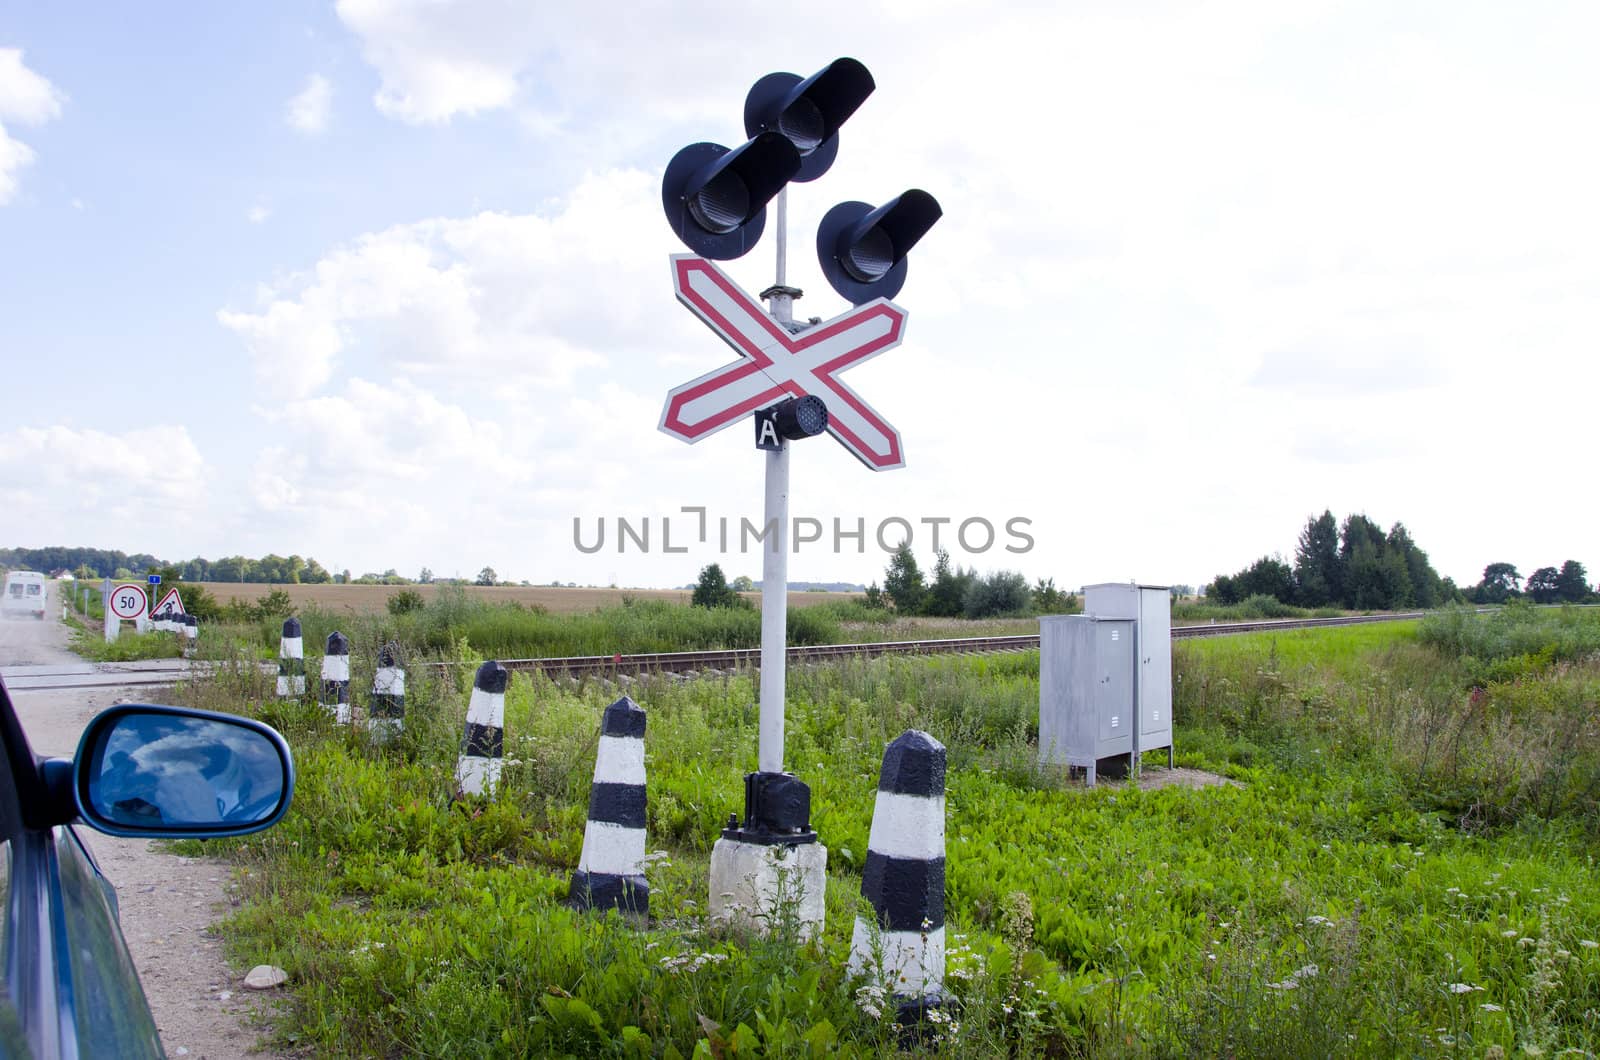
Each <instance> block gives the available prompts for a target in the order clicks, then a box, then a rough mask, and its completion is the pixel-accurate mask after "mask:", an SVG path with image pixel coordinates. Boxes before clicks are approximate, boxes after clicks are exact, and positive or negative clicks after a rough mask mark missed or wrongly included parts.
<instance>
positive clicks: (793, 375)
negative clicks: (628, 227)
mask: <svg viewBox="0 0 1600 1060" xmlns="http://www.w3.org/2000/svg"><path fill="white" fill-rule="evenodd" d="M672 279H673V284H674V286H675V288H676V290H677V294H678V301H680V302H682V303H683V304H684V305H685V306H687V307H688V309H689V311H690V312H691V313H693V314H694V315H695V316H697V317H699V318H700V319H701V320H703V321H705V323H706V326H707V327H709V328H711V330H712V331H715V332H716V333H717V334H718V335H720V336H722V338H723V340H724V341H725V342H727V344H728V345H730V346H732V347H733V349H734V352H736V353H738V354H739V359H738V360H736V361H734V362H733V363H732V364H727V365H724V366H722V367H721V368H718V369H717V370H716V371H713V372H708V373H706V374H705V375H703V376H701V377H700V378H698V379H695V380H692V381H690V382H688V383H685V384H683V385H682V386H679V387H675V388H673V389H672V390H671V391H669V392H668V393H667V403H666V406H665V407H664V408H663V409H662V410H661V423H660V427H661V430H663V431H665V432H666V433H667V434H670V435H672V436H673V437H675V438H681V439H683V440H684V441H686V442H698V441H700V440H701V439H702V438H708V437H710V436H711V435H713V434H715V433H717V432H718V431H720V430H722V429H723V428H724V427H727V426H729V425H731V424H733V423H735V422H738V421H740V420H741V419H743V418H744V417H745V416H748V415H750V414H751V413H752V412H755V411H756V410H758V409H763V408H766V407H768V406H770V405H774V404H776V403H777V402H779V401H782V400H784V399H785V398H788V397H806V396H812V397H817V398H820V399H821V400H822V401H823V402H824V403H825V404H826V405H827V407H828V428H827V429H828V433H829V434H831V435H833V436H834V438H836V439H838V441H839V444H841V445H843V446H844V447H845V448H846V449H848V450H850V452H852V453H854V454H855V455H856V458H857V459H859V460H860V461H861V462H862V463H863V464H865V465H867V466H868V467H869V468H871V469H872V470H874V471H889V470H891V469H893V468H897V467H904V466H905V456H904V454H903V453H902V451H901V448H900V432H899V431H897V430H895V428H894V427H893V426H892V425H891V424H890V423H889V422H888V421H887V420H885V419H884V418H883V417H882V416H880V415H878V413H877V412H876V411H875V410H874V409H873V408H872V406H871V405H868V404H867V403H866V402H865V401H863V400H862V399H861V396H860V395H859V394H857V393H856V392H855V391H854V390H852V389H850V387H849V386H847V385H846V384H845V383H844V381H843V380H841V379H840V378H839V373H841V372H843V371H845V370H846V369H848V368H853V367H854V366H856V365H858V364H861V363H863V362H865V361H869V360H871V359H872V358H874V357H876V356H877V355H878V354H880V353H882V352H884V351H885V350H890V349H893V348H894V347H896V346H898V345H900V340H901V338H902V337H903V336H904V335H905V328H906V311H905V310H904V309H901V308H900V307H899V306H897V305H895V304H894V303H893V302H891V301H889V300H888V299H886V298H879V299H877V300H875V301H872V302H868V303H866V304H865V305H860V306H856V307H855V308H853V309H851V310H849V311H847V312H844V313H841V314H840V315H839V316H836V317H834V318H833V319H832V320H828V321H824V322H823V323H821V324H817V325H815V326H813V327H811V328H808V329H806V330H805V331H802V332H800V333H799V334H790V333H789V332H788V331H787V330H786V329H785V328H783V327H782V326H781V325H779V324H778V322H777V321H776V320H774V319H773V318H772V317H771V316H769V315H768V314H767V313H766V311H765V310H764V309H763V308H762V307H761V304H760V303H759V302H757V301H756V300H755V299H754V298H751V297H750V296H749V295H748V294H746V293H745V292H744V291H742V290H741V289H740V288H739V286H738V285H737V284H735V283H734V282H733V281H732V280H731V279H729V278H728V276H727V274H726V273H724V272H723V271H722V270H721V269H719V268H717V266H715V265H714V264H712V263H711V262H709V261H707V260H706V259H704V258H701V257H697V256H695V255H693V254H674V255H672Z"/></svg>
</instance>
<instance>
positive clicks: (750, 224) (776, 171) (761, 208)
mask: <svg viewBox="0 0 1600 1060" xmlns="http://www.w3.org/2000/svg"><path fill="white" fill-rule="evenodd" d="M799 168H800V153H799V151H797V150H796V149H795V146H794V144H792V143H791V142H790V141H789V140H788V139H787V138H786V137H784V136H782V135H781V134H779V133H776V132H764V133H762V134H760V135H759V136H755V137H752V138H751V139H750V140H748V141H746V142H745V143H743V144H740V145H739V146H738V147H734V148H731V149H730V148H727V147H723V146H722V145H721V144H713V143H698V144H690V145H689V146H688V147H685V148H684V149H683V150H681V151H679V152H678V153H677V154H676V155H674V156H673V157H672V161H671V162H668V163H667V171H666V173H665V174H664V175H663V176H662V178H661V205H662V207H663V208H664V209H665V210H666V212H667V224H669V225H671V226H672V230H673V232H675V233H676V234H677V236H678V238H679V239H681V240H683V242H684V244H685V245H686V246H687V247H688V248H689V249H690V250H692V251H694V252H695V253H696V254H699V255H700V256H701V257H706V258H712V259H714V260H717V261H727V260H729V259H731V258H737V257H739V256H741V255H743V254H745V253H747V252H748V251H749V250H750V249H751V248H753V247H754V246H755V245H756V242H757V241H758V240H760V238H761V232H762V229H763V228H765V226H766V223H767V203H768V202H770V201H771V200H772V198H773V196H775V195H777V194H778V192H780V191H782V190H783V186H784V185H785V184H787V183H788V182H789V181H790V180H791V179H792V178H793V177H794V174H795V173H796V172H797V171H798V170H799Z"/></svg>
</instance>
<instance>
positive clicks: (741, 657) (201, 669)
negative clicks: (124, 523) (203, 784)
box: [0, 611, 1426, 692]
mask: <svg viewBox="0 0 1600 1060" xmlns="http://www.w3.org/2000/svg"><path fill="white" fill-rule="evenodd" d="M1424 614H1426V612H1423V611H1408V612H1404V613H1401V614H1393V615H1359V616H1353V617H1347V618H1303V619H1302V618H1290V619H1273V620H1267V621H1261V622H1226V623H1223V622H1218V623H1211V624H1207V625H1196V626H1173V627H1172V636H1173V638H1174V639H1184V638H1188V637H1220V636H1226V635H1228V634H1230V633H1259V632H1261V631H1263V630H1274V629H1285V630H1287V629H1307V628H1314V627H1317V626H1350V625H1357V624H1360V623H1365V622H1394V621H1397V620H1406V619H1417V618H1421V617H1422V616H1423V615H1424ZM1038 647H1039V636H1038V634H1036V633H1031V634H1023V635H1020V636H1012V637H957V638H951V639H946V640H891V641H880V642H878V643H875V644H820V645H812V646H808V647H792V648H789V649H788V655H789V662H790V663H791V664H808V663H823V662H827V661H829V660H835V659H871V658H878V657H881V656H885V655H992V654H997V653H1004V652H1023V651H1036V650H1038ZM500 664H501V665H502V666H504V667H505V668H506V669H507V670H513V671H516V672H518V673H527V674H534V673H542V674H544V675H545V676H546V677H551V678H562V677H569V678H580V679H581V678H585V677H602V678H610V679H615V678H618V677H629V678H637V677H641V676H652V675H658V676H666V675H672V674H675V675H678V676H680V677H687V676H689V675H691V674H706V673H716V674H726V673H737V672H739V671H742V670H750V669H754V668H755V667H757V666H759V665H760V664H761V649H760V648H732V649H727V650H722V651H675V652H659V653H655V654H649V655H576V656H564V657H557V658H549V659H501V660H500ZM210 665H211V664H208V663H204V662H201V663H190V662H189V661H188V660H184V659H162V660H150V661H147V662H140V663H113V664H106V665H102V666H95V665H93V664H90V663H80V664H75V665H67V666H16V667H5V668H3V669H0V675H3V676H4V678H5V681H6V685H7V687H8V688H10V689H11V690H12V691H14V692H45V691H62V690H68V689H87V688H106V687H127V686H156V685H171V684H176V683H177V682H178V681H179V680H181V679H182V678H184V677H187V676H189V675H191V674H203V673H206V672H207V671H208V669H209V667H210ZM426 665H428V666H429V667H431V668H433V669H434V670H435V672H441V673H442V672H447V671H449V670H452V669H459V668H462V667H465V666H468V665H469V664H468V663H464V662H440V663H428V664H426ZM261 668H262V673H264V674H271V673H275V672H276V670H277V665H276V664H275V663H270V662H267V663H262V664H261Z"/></svg>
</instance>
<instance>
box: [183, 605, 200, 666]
mask: <svg viewBox="0 0 1600 1060" xmlns="http://www.w3.org/2000/svg"><path fill="white" fill-rule="evenodd" d="M199 644H200V620H199V619H198V618H196V617H195V616H194V615H184V616H183V657H184V658H185V659H192V658H194V650H195V648H196V647H198V646H199Z"/></svg>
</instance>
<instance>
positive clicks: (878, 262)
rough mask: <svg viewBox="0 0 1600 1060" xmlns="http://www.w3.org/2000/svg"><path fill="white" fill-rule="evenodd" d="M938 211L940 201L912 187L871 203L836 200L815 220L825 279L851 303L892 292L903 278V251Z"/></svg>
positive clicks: (923, 232) (931, 223)
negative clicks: (874, 204)
mask: <svg viewBox="0 0 1600 1060" xmlns="http://www.w3.org/2000/svg"><path fill="white" fill-rule="evenodd" d="M943 215H944V211H943V210H941V209H940V208H939V201H938V200H937V199H935V198H934V197H933V196H932V195H929V194H928V193H927V192H925V191H921V190H919V189H917V188H912V189H911V190H910V191H908V192H906V193H905V194H904V195H900V196H897V197H895V198H893V199H890V200H889V201H888V202H886V203H884V204H883V205H882V206H879V207H876V208H874V207H873V206H872V205H870V204H869V203H864V202H841V203H840V204H839V205H837V206H835V207H834V208H833V209H831V210H829V211H828V212H827V213H826V214H824V215H823V218H822V223H821V224H820V225H818V226H817V260H818V261H819V262H820V263H821V265H822V274H823V276H825V277H826V278H827V280H828V285H829V286H831V287H832V288H833V289H834V290H835V291H837V292H839V294H840V295H842V296H844V297H845V298H847V299H849V300H850V301H851V302H852V303H853V304H855V305H862V304H864V303H866V302H870V301H872V300H873V299H875V298H893V297H894V296H895V295H897V294H899V293H900V288H901V287H903V286H904V285H905V282H906V255H907V254H909V253H910V252H911V248H912V247H914V246H916V245H917V241H918V240H919V239H921V238H922V237H923V236H925V235H927V234H928V229H930V228H932V227H933V226H934V223H935V222H936V221H938V220H939V218H940V217H942V216H943Z"/></svg>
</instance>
